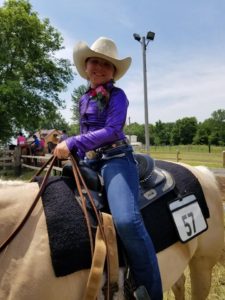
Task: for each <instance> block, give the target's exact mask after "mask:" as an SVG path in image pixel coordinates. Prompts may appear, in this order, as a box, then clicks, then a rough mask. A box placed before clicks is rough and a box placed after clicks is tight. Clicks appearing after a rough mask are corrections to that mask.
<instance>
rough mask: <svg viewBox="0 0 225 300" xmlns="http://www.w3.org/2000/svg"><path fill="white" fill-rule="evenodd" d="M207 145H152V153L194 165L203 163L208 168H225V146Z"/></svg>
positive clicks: (158, 156)
mask: <svg viewBox="0 0 225 300" xmlns="http://www.w3.org/2000/svg"><path fill="white" fill-rule="evenodd" d="M210 151H211V152H210V153H209V148H208V146H206V145H187V146H185V145H179V146H152V147H150V155H151V156H152V157H153V158H155V159H161V160H171V161H179V162H183V163H186V164H189V165H192V166H199V165H203V166H206V167H208V168H223V167H224V166H223V164H224V163H223V155H224V160H225V154H223V151H225V147H216V146H211V149H210Z"/></svg>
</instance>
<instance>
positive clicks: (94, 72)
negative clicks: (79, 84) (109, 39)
mask: <svg viewBox="0 0 225 300" xmlns="http://www.w3.org/2000/svg"><path fill="white" fill-rule="evenodd" d="M85 71H86V73H87V76H88V79H89V80H90V83H91V87H92V88H95V87H97V86H98V85H100V84H104V83H106V82H108V81H110V80H111V79H113V77H114V73H115V67H114V65H113V64H112V63H111V62H109V61H107V60H105V59H102V58H98V57H91V58H88V60H87V61H86V70H85Z"/></svg>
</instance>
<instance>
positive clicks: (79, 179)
mask: <svg viewBox="0 0 225 300" xmlns="http://www.w3.org/2000/svg"><path fill="white" fill-rule="evenodd" d="M56 159H57V157H56V156H51V157H50V159H49V160H48V161H47V162H46V163H45V164H44V165H43V166H42V167H41V168H40V170H38V172H37V173H36V174H35V175H34V176H33V177H32V178H31V180H30V182H33V181H34V179H35V177H36V176H38V175H40V174H41V173H42V171H43V170H44V169H45V168H46V167H47V166H48V165H49V164H50V165H49V167H48V169H47V172H46V174H45V176H44V178H43V181H42V183H41V185H40V188H39V191H38V193H37V195H36V197H35V199H34V201H33V203H32V204H31V206H30V208H29V209H28V211H27V213H26V214H25V215H24V217H23V219H22V220H21V221H20V223H19V224H18V225H17V227H16V228H15V230H14V231H13V232H12V233H11V234H10V235H9V236H8V238H7V239H6V240H5V241H3V243H2V244H1V245H0V253H1V252H2V251H3V250H4V249H5V248H6V247H7V246H8V245H9V243H10V242H11V241H12V240H13V239H14V238H15V237H16V235H17V234H18V233H19V232H20V230H21V229H22V228H23V226H24V225H25V223H26V221H27V220H28V218H29V217H30V215H31V213H32V212H33V210H34V208H35V206H36V204H37V202H38V200H39V199H40V197H41V195H42V194H43V192H44V189H45V187H46V184H47V179H48V177H49V175H50V172H51V170H52V168H53V166H54V163H55V161H56ZM70 160H71V163H72V168H73V175H74V178H75V181H76V186H77V189H78V193H79V196H80V199H81V203H82V211H83V213H84V216H85V220H86V224H87V228H88V234H89V238H90V247H91V255H92V258H93V254H94V242H93V237H92V232H91V224H90V220H89V217H88V212H87V207H86V199H85V197H84V195H83V192H82V188H83V189H84V190H85V192H86V194H87V195H88V197H89V200H90V203H91V206H92V208H93V211H94V214H95V216H96V219H97V222H98V227H99V231H100V233H101V235H102V238H103V240H104V242H105V246H106V263H107V281H106V285H107V286H106V299H110V298H111V296H110V282H111V280H110V259H109V251H108V249H109V247H108V242H107V238H106V235H105V232H104V228H103V220H102V215H101V212H99V211H98V210H97V208H96V206H95V203H94V199H93V197H92V195H91V193H90V191H89V189H88V187H87V185H86V183H85V181H84V179H83V176H82V175H81V172H80V170H79V167H78V165H77V162H76V160H75V158H74V157H73V156H72V155H70Z"/></svg>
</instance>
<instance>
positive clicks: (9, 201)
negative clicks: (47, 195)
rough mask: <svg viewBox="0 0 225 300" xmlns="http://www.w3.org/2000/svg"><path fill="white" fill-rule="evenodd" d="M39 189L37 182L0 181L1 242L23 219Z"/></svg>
mask: <svg viewBox="0 0 225 300" xmlns="http://www.w3.org/2000/svg"><path fill="white" fill-rule="evenodd" d="M38 189H39V187H38V185H37V183H21V182H20V183H18V182H10V183H9V182H7V181H6V182H5V183H4V182H2V181H1V182H0V243H2V242H3V240H5V239H6V238H7V237H8V235H9V234H10V233H11V232H13V230H14V229H15V228H16V226H17V225H18V224H19V222H20V221H21V220H22V218H23V216H24V215H25V214H26V212H27V211H28V209H29V208H30V206H31V204H32V202H33V200H34V198H35V196H36V195H37V193H38Z"/></svg>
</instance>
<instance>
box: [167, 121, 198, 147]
mask: <svg viewBox="0 0 225 300" xmlns="http://www.w3.org/2000/svg"><path fill="white" fill-rule="evenodd" d="M197 127H198V122H197V119H196V118H195V117H190V118H187V117H186V118H183V119H180V120H177V121H176V123H175V125H174V127H173V130H172V137H171V139H172V144H174V145H178V144H183V145H188V144H192V141H193V138H194V136H195V134H196V132H197Z"/></svg>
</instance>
